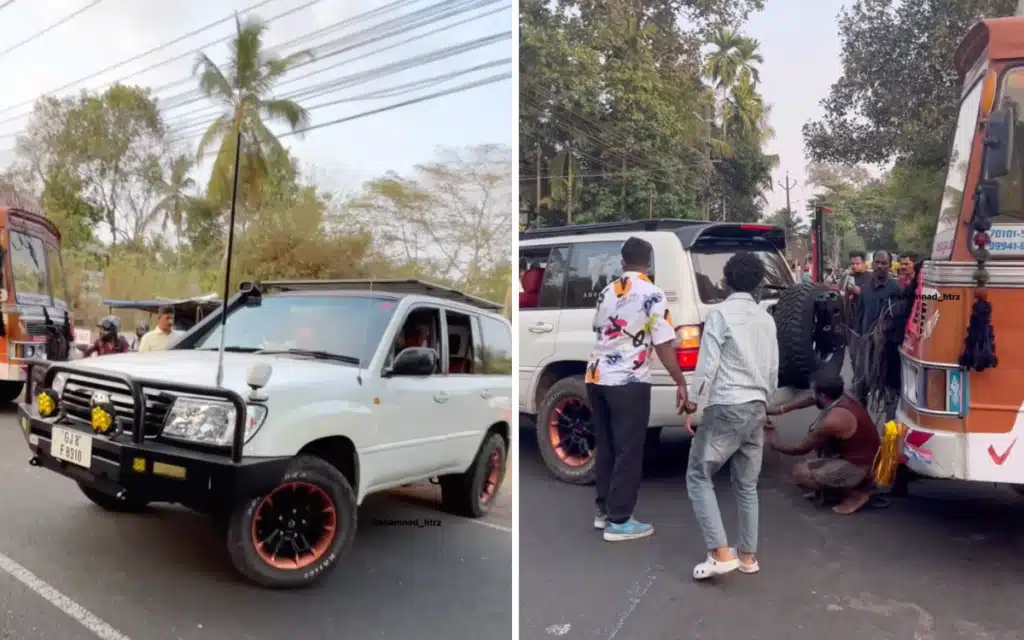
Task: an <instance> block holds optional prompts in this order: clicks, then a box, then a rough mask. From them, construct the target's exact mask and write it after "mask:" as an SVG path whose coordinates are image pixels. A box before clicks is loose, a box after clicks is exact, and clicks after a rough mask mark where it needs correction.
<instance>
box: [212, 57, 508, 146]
mask: <svg viewBox="0 0 1024 640" xmlns="http://www.w3.org/2000/svg"><path fill="white" fill-rule="evenodd" d="M512 75H513V74H512V72H511V71H507V72H505V73H500V74H496V75H493V76H489V77H487V78H482V79H480V80H474V81H473V82H467V83H465V84H461V85H459V86H457V87H452V88H451V89H445V90H443V91H435V92H434V93H430V94H427V95H425V96H419V97H416V98H411V99H409V100H403V101H402V102H397V103H395V104H390V105H388V106H386V107H380V108H378V109H370V110H369V111H363V112H361V113H356V114H354V115H351V116H345V117H344V118H337V119H335V120H330V121H328V122H322V123H320V124H314V125H310V126H308V127H306V128H304V129H299V130H297V131H287V132H285V133H282V134H279V135H278V136H277V138H287V137H288V136H297V135H303V134H305V133H308V132H310V131H315V130H317V129H324V128H326V127H333V126H335V125H339V124H343V123H345V122H351V121H353V120H359V119H361V118H368V117H370V116H375V115H378V114H381V113H385V112H388V111H394V110H396V109H401V108H403V107H408V106H412V105H414V104H419V103H422V102H429V101H430V100H436V99H438V98H443V97H445V96H450V95H453V94H456V93H462V92H464V91H469V90H470V89H476V88H479V87H483V86H486V85H489V84H495V83H497V82H502V81H504V80H511V79H512ZM218 151H219V150H218V149H213V150H211V151H209V152H207V153H206V154H205V155H207V156H212V155H216V154H217V153H218Z"/></svg>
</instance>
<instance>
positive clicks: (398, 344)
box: [385, 307, 444, 373]
mask: <svg viewBox="0 0 1024 640" xmlns="http://www.w3.org/2000/svg"><path fill="white" fill-rule="evenodd" d="M442 346H443V341H442V340H441V310H440V309H438V308H436V307H415V308H413V309H412V310H410V311H409V313H408V314H406V316H405V319H404V320H403V321H402V326H401V328H400V329H399V330H398V335H397V336H395V341H394V343H393V344H392V346H391V353H390V355H389V357H388V362H387V363H385V367H386V366H389V365H390V364H391V361H392V360H393V359H394V357H395V356H397V355H398V354H399V353H401V352H402V350H403V349H407V348H409V347H425V348H427V349H433V350H434V353H436V354H437V368H436V369H435V373H441V371H442V369H441V367H442V366H444V365H443V361H442V360H443V359H442V358H441V352H442Z"/></svg>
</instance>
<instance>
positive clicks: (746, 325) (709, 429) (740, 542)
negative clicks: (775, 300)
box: [686, 251, 779, 580]
mask: <svg viewBox="0 0 1024 640" xmlns="http://www.w3.org/2000/svg"><path fill="white" fill-rule="evenodd" d="M724 271H725V283H726V286H728V287H729V289H730V290H731V291H732V292H733V293H732V294H731V295H730V296H729V297H728V298H726V300H725V301H724V302H722V303H721V304H719V305H718V306H716V307H715V308H713V309H712V310H711V311H710V312H709V313H708V316H707V319H706V321H705V323H704V333H703V335H702V336H701V342H700V355H699V357H698V361H697V371H696V372H695V375H694V378H693V389H692V395H693V396H694V397H696V398H697V402H698V403H699V404H703V405H704V416H703V419H702V420H701V425H700V428H699V429H697V432H696V434H694V436H693V442H692V443H691V445H690V459H689V463H688V465H687V471H686V489H687V492H688V493H689V494H690V502H691V503H692V504H693V511H694V513H695V514H696V516H697V522H698V524H699V525H700V528H701V532H702V533H703V535H704V546H705V549H706V551H707V559H706V560H705V561H704V562H701V563H700V564H698V565H697V566H696V567H694V568H693V577H694V578H696V579H697V580H704V579H706V578H710V577H712V576H716V575H722V574H725V573H729V572H731V571H734V570H736V569H739V570H740V571H741V572H742V573H757V572H758V571H759V570H760V567H759V566H758V563H757V557H756V553H757V525H758V500H757V481H758V477H759V476H760V474H761V458H762V454H763V452H764V425H765V422H766V421H767V407H768V400H769V399H770V398H771V397H772V395H774V393H775V390H776V387H777V385H778V374H779V345H778V340H777V337H776V334H775V320H774V319H773V318H772V317H771V315H769V314H768V312H767V311H765V310H764V309H762V308H761V306H760V305H759V304H758V303H757V301H756V300H755V299H754V296H753V294H754V292H755V291H756V290H757V288H758V286H760V284H761V282H762V280H764V274H765V267H764V263H762V262H761V259H760V258H758V257H757V256H756V255H754V254H753V253H749V252H746V251H741V252H739V253H737V254H736V255H734V256H733V257H732V258H730V259H729V261H728V262H726V263H725V269H724ZM691 422H692V415H691V417H688V418H687V421H686V428H687V430H689V431H690V433H691V434H693V433H694V432H693V428H692V424H691ZM727 462H728V463H729V464H730V472H731V476H732V478H731V479H732V488H733V491H734V492H735V494H736V503H737V505H738V506H739V537H738V539H737V544H736V547H735V549H734V548H731V547H730V546H729V543H728V541H727V539H726V535H725V527H724V526H723V525H722V514H721V512H720V511H719V509H718V499H717V498H716V497H715V487H714V484H713V483H712V478H713V477H714V475H715V473H716V472H717V471H718V470H719V469H721V468H722V466H724V465H725V464H726V463H727Z"/></svg>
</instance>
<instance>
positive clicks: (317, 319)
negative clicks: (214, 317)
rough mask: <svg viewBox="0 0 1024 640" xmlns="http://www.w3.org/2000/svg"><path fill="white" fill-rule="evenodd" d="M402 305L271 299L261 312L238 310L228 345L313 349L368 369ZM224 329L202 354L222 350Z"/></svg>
mask: <svg viewBox="0 0 1024 640" xmlns="http://www.w3.org/2000/svg"><path fill="white" fill-rule="evenodd" d="M396 304H397V303H396V301H395V300H393V299H390V298H377V297H371V296H365V297H364V296H308V295H301V296H298V295H274V296H265V297H264V298H263V301H262V302H261V304H260V305H259V306H253V307H245V306H243V307H238V308H236V309H234V310H233V311H232V312H231V315H229V316H228V319H227V323H226V324H227V333H226V335H225V339H224V345H225V346H226V347H228V348H239V349H267V350H279V349H307V350H316V351H328V352H330V353H334V354H337V355H342V356H351V357H353V358H359V360H360V361H361V362H362V363H364V364H365V363H368V362H369V361H370V360H371V359H372V358H373V355H374V353H375V352H376V351H377V346H378V344H380V340H381V337H382V336H383V334H384V330H385V329H386V328H387V326H388V324H389V323H390V322H391V316H392V315H394V312H395V305H396ZM220 335H221V330H220V324H219V323H217V324H215V325H214V327H213V329H212V330H211V331H210V332H209V333H208V334H206V335H205V336H203V337H201V338H200V339H199V340H198V342H197V343H196V345H195V348H196V349H217V348H219V346H220Z"/></svg>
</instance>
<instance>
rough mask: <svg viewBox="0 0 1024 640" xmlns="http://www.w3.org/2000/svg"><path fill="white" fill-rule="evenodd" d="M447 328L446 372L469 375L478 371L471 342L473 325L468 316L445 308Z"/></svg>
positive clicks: (474, 349) (474, 347)
mask: <svg viewBox="0 0 1024 640" xmlns="http://www.w3.org/2000/svg"><path fill="white" fill-rule="evenodd" d="M444 314H445V321H446V323H447V328H448V373H449V374H450V375H469V374H474V373H477V374H478V373H480V372H479V371H477V370H476V366H475V365H476V358H475V356H474V354H475V353H476V351H477V349H476V345H475V344H473V327H472V324H471V321H470V316H469V315H468V314H465V313H459V312H458V311H451V310H446V311H445V312H444Z"/></svg>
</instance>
